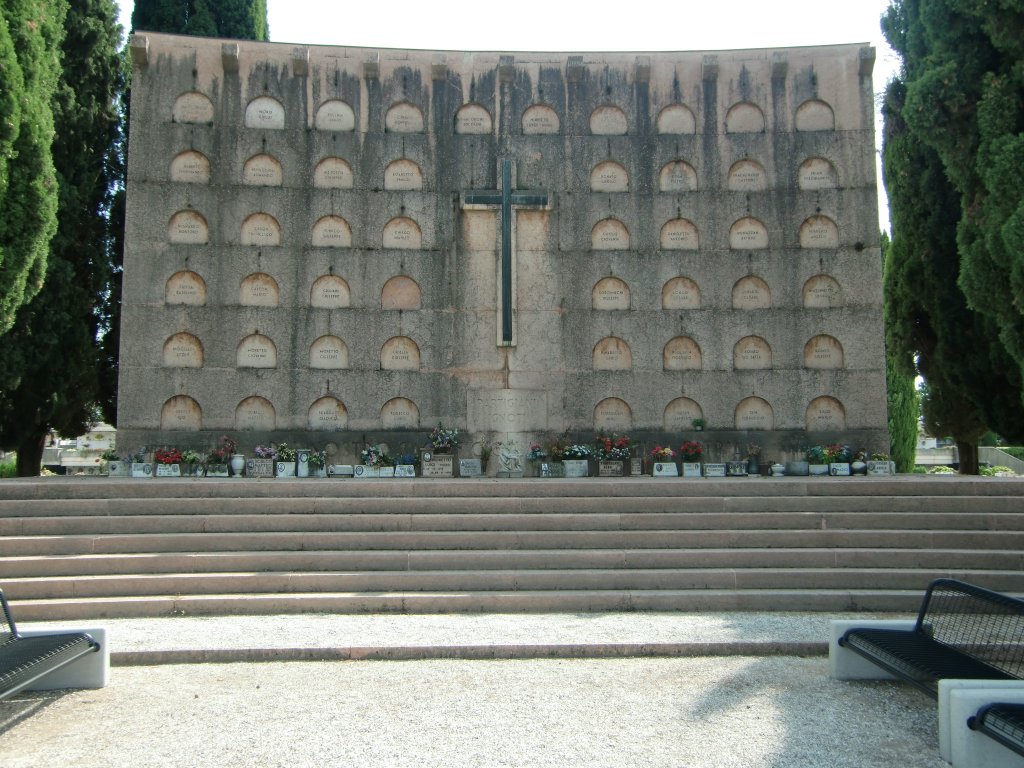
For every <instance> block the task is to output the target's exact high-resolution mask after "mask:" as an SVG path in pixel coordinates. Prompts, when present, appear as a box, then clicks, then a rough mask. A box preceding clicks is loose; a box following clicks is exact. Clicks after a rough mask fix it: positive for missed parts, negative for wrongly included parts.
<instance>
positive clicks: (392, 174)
mask: <svg viewBox="0 0 1024 768" xmlns="http://www.w3.org/2000/svg"><path fill="white" fill-rule="evenodd" d="M384 189H387V190H395V191H398V192H403V191H407V190H416V189H423V171H421V170H420V167H419V166H418V165H417V164H416V163H414V162H413V161H412V160H409V159H408V158H404V157H403V158H400V159H399V160H394V161H392V162H390V163H388V167H387V168H385V169H384Z"/></svg>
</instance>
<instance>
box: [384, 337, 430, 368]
mask: <svg viewBox="0 0 1024 768" xmlns="http://www.w3.org/2000/svg"><path fill="white" fill-rule="evenodd" d="M380 367H381V370H384V371H418V370H419V369H420V348H419V345H417V344H416V342H415V341H413V340H412V339H410V338H409V337H408V336H394V337H393V338H390V339H388V340H387V341H385V342H384V346H382V347H381V348H380Z"/></svg>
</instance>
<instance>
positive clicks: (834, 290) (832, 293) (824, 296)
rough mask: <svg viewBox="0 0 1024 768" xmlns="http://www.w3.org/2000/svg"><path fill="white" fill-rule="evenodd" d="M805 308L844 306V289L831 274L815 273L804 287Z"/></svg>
mask: <svg viewBox="0 0 1024 768" xmlns="http://www.w3.org/2000/svg"><path fill="white" fill-rule="evenodd" d="M802 293H803V298H804V308H805V309H833V308H835V307H841V306H843V289H842V288H840V286H839V283H838V282H837V281H836V279H835V278H834V277H832V276H831V275H814V277H811V278H808V280H807V282H806V283H804V287H803V291H802Z"/></svg>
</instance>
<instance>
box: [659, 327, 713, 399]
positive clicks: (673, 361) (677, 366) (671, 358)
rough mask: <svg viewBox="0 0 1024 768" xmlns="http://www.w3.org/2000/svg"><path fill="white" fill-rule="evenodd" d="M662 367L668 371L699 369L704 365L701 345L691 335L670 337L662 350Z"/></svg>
mask: <svg viewBox="0 0 1024 768" xmlns="http://www.w3.org/2000/svg"><path fill="white" fill-rule="evenodd" d="M662 367H663V368H664V369H665V370H666V371H699V370H700V369H701V368H702V367H703V358H702V356H701V351H700V345H699V344H698V343H697V342H696V341H694V340H693V339H691V338H690V337H689V336H676V337H675V338H674V339H670V340H669V342H668V343H667V344H666V345H665V349H664V350H662ZM695 418H696V417H695Z"/></svg>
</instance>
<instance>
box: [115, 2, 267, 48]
mask: <svg viewBox="0 0 1024 768" xmlns="http://www.w3.org/2000/svg"><path fill="white" fill-rule="evenodd" d="M132 28H133V29H138V30H145V31H148V32H170V33H174V34H179V35H197V36H199V37H230V38H236V39H239V40H269V39H270V38H269V33H268V28H267V2H266V0H136V3H135V9H134V10H133V11H132Z"/></svg>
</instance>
